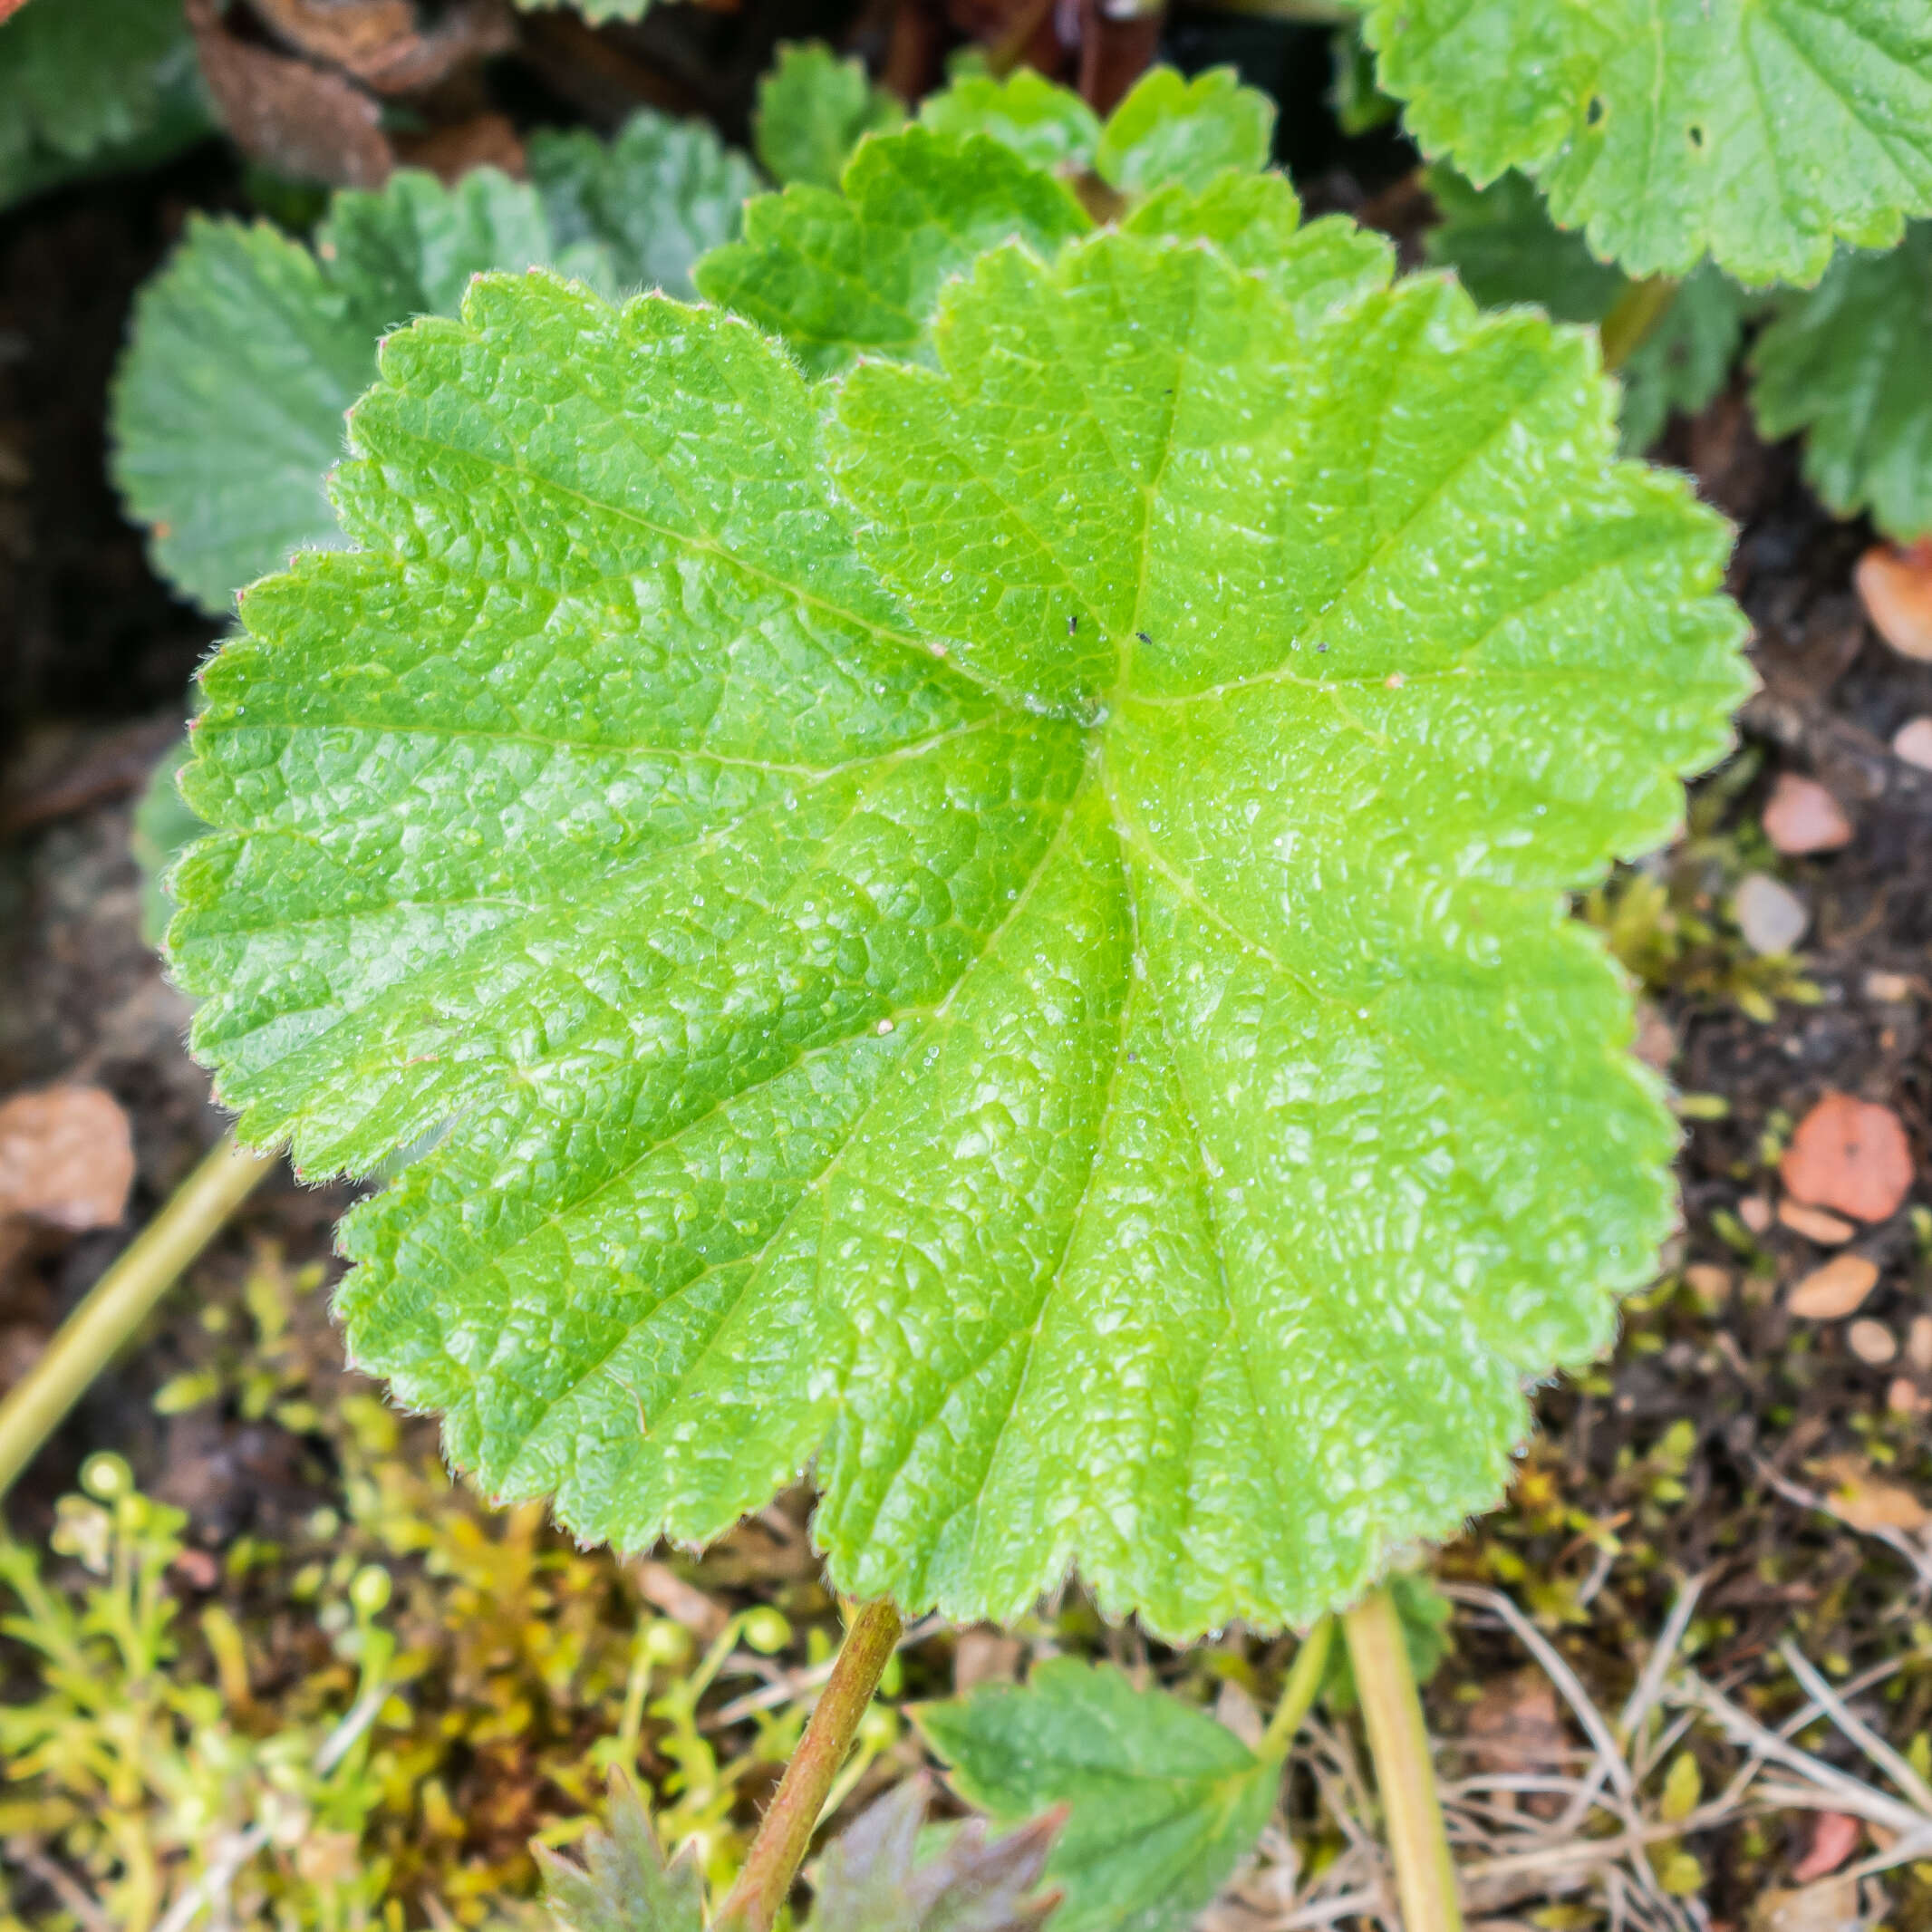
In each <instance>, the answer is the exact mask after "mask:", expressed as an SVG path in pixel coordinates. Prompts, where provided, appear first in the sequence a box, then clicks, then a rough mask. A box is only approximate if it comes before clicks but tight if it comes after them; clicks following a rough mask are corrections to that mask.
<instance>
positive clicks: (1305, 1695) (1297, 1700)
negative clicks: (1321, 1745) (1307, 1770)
mask: <svg viewBox="0 0 1932 1932" xmlns="http://www.w3.org/2000/svg"><path fill="white" fill-rule="evenodd" d="M1334 1647H1335V1619H1334V1618H1332V1617H1324V1618H1321V1619H1320V1620H1319V1622H1318V1623H1317V1624H1316V1626H1315V1628H1313V1629H1312V1630H1310V1631H1309V1634H1308V1635H1307V1636H1306V1637H1303V1638H1302V1639H1301V1647H1300V1649H1299V1650H1298V1651H1296V1653H1295V1662H1294V1666H1293V1667H1292V1668H1291V1669H1290V1671H1289V1674H1288V1682H1287V1683H1286V1684H1284V1685H1283V1686H1281V1695H1280V1697H1279V1698H1278V1699H1277V1700H1276V1702H1275V1710H1274V1715H1273V1716H1272V1717H1270V1719H1269V1720H1268V1728H1267V1730H1265V1731H1264V1732H1262V1733H1261V1749H1260V1750H1259V1751H1258V1752H1257V1753H1256V1755H1257V1756H1258V1757H1262V1758H1271V1757H1273V1758H1285V1757H1286V1756H1287V1755H1288V1747H1289V1746H1290V1744H1293V1743H1294V1741H1295V1733H1296V1732H1297V1731H1299V1729H1300V1728H1301V1720H1302V1719H1303V1718H1304V1717H1306V1716H1307V1715H1308V1714H1309V1705H1312V1704H1313V1703H1314V1702H1315V1694H1316V1692H1318V1691H1319V1689H1320V1688H1321V1679H1322V1674H1323V1673H1324V1672H1325V1671H1326V1670H1327V1669H1328V1652H1329V1651H1330V1650H1331V1649H1333V1648H1334Z"/></svg>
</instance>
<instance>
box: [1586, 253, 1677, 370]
mask: <svg viewBox="0 0 1932 1932" xmlns="http://www.w3.org/2000/svg"><path fill="white" fill-rule="evenodd" d="M1676 299H1677V285H1676V283H1675V282H1673V281H1672V280H1671V279H1670V277H1669V276H1668V275H1652V276H1651V277H1650V278H1649V279H1648V280H1647V281H1644V282H1633V283H1631V285H1629V287H1628V288H1627V289H1625V290H1624V292H1623V294H1622V295H1619V296H1618V298H1617V300H1616V302H1615V303H1614V304H1612V305H1611V308H1610V313H1609V314H1608V315H1606V316H1605V317H1604V318H1603V320H1602V322H1601V323H1600V324H1598V328H1597V339H1598V341H1599V343H1602V345H1603V366H1604V367H1605V368H1606V369H1621V368H1622V367H1623V365H1624V364H1625V363H1626V362H1628V361H1629V360H1630V358H1631V357H1632V356H1633V355H1635V354H1636V353H1637V351H1638V350H1639V349H1641V348H1642V347H1643V346H1644V344H1645V343H1647V342H1648V341H1649V340H1650V338H1651V336H1652V334H1653V333H1655V332H1656V329H1657V324H1659V323H1660V322H1662V321H1663V319H1664V318H1665V316H1666V315H1667V314H1669V313H1670V304H1672V303H1673V302H1675V301H1676Z"/></svg>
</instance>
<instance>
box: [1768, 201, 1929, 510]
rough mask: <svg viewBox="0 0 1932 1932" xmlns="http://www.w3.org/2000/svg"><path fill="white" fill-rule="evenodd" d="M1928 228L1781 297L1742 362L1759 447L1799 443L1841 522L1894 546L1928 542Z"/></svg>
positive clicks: (1846, 261)
mask: <svg viewBox="0 0 1932 1932" xmlns="http://www.w3.org/2000/svg"><path fill="white" fill-rule="evenodd" d="M1928 319H1932V223H1918V224H1915V225H1914V226H1913V227H1911V228H1910V229H1909V230H1908V233H1907V235H1906V238H1905V241H1904V243H1903V245H1902V246H1899V247H1898V248H1895V249H1894V250H1893V251H1892V252H1891V253H1890V254H1889V255H1881V256H1872V255H1850V254H1847V255H1845V256H1841V257H1840V259H1839V260H1838V261H1836V262H1834V263H1833V264H1832V265H1831V270H1830V272H1829V273H1828V274H1827V275H1826V276H1825V278H1824V280H1823V281H1822V282H1821V283H1820V284H1819V285H1818V287H1817V288H1816V289H1815V290H1813V291H1812V292H1811V294H1809V295H1793V296H1791V297H1788V298H1787V299H1786V300H1785V301H1784V303H1783V304H1782V307H1781V309H1780V310H1779V313H1778V314H1777V316H1776V318H1775V320H1773V323H1772V324H1771V326H1770V327H1769V328H1767V329H1766V330H1765V331H1764V333H1763V334H1762V335H1761V336H1759V337H1758V340H1757V344H1756V346H1755V348H1754V349H1753V352H1752V357H1751V364H1752V370H1753V382H1752V390H1751V400H1752V404H1753V408H1754V409H1755V410H1756V412H1757V419H1758V426H1759V428H1760V429H1761V430H1763V433H1764V435H1766V436H1767V437H1777V436H1789V435H1791V434H1792V432H1793V431H1794V430H1803V431H1804V432H1805V444H1804V474H1805V477H1806V478H1807V480H1808V481H1809V482H1810V483H1811V487H1812V488H1813V489H1815V490H1816V491H1817V492H1818V494H1819V495H1820V496H1821V497H1823V499H1824V500H1825V502H1826V503H1828V504H1829V505H1830V506H1831V508H1832V509H1834V510H1836V511H1837V512H1838V514H1839V515H1840V516H1841V517H1855V516H1857V515H1858V514H1859V512H1860V511H1861V510H1869V511H1870V513H1871V519H1872V521H1873V522H1874V523H1875V524H1877V525H1878V526H1879V528H1880V529H1881V530H1883V531H1884V532H1885V534H1886V535H1887V536H1891V537H1896V538H1898V540H1899V541H1901V542H1903V541H1906V540H1908V539H1910V538H1913V537H1918V536H1925V535H1927V533H1928V532H1932V363H1928V362H1927V355H1926V343H1927V324H1928Z"/></svg>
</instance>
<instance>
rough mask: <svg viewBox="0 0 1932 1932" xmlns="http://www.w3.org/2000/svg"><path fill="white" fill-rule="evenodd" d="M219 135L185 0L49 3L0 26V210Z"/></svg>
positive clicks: (142, 164) (158, 158)
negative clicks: (60, 186) (183, 5)
mask: <svg viewBox="0 0 1932 1932" xmlns="http://www.w3.org/2000/svg"><path fill="white" fill-rule="evenodd" d="M213 126H214V123H213V121H211V120H210V118H209V114H208V104H207V101H206V100H205V99H204V97H203V95H202V92H201V83H200V76H199V72H198V68H197V66H196V62H195V46H194V42H193V40H192V39H191V38H190V37H189V35H188V27H187V24H186V23H185V22H184V20H183V19H182V16H181V7H180V0H53V4H52V5H47V4H43V5H36V6H29V7H25V8H24V9H22V10H21V11H20V12H19V13H17V14H14V15H13V16H12V17H11V18H9V19H7V20H6V21H5V24H0V207H5V205H6V204H7V203H9V202H12V201H17V200H19V199H20V198H22V197H23V196H25V195H30V194H34V193H37V192H39V191H40V190H41V189H43V188H52V187H54V186H56V185H57V184H58V183H60V182H62V181H65V180H71V179H74V178H75V177H76V176H79V175H83V174H89V173H93V172H97V171H101V170H103V169H110V168H114V167H149V166H152V165H153V164H154V163H156V162H158V161H161V160H165V159H167V158H168V157H169V155H170V154H173V153H174V152H176V151H177V150H179V149H181V148H184V147H186V146H187V145H188V143H189V142H190V141H193V140H199V139H200V138H201V137H202V136H203V135H205V134H208V133H209V132H211V131H212V130H213Z"/></svg>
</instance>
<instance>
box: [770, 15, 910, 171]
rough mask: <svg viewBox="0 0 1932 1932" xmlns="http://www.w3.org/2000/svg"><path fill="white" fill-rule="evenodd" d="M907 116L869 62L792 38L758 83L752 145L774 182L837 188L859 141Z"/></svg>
mask: <svg viewBox="0 0 1932 1932" xmlns="http://www.w3.org/2000/svg"><path fill="white" fill-rule="evenodd" d="M904 119H905V107H904V104H903V102H902V101H900V100H899V99H898V97H897V96H896V95H894V94H890V93H888V92H886V91H885V90H884V88H883V87H874V85H873V84H872V81H871V79H870V77H869V76H868V75H867V74H866V72H865V62H864V61H861V60H856V59H855V60H844V61H842V60H840V59H839V58H838V56H837V55H836V53H833V52H832V50H831V49H830V48H829V47H828V46H826V44H825V43H824V42H823V41H816V40H813V41H787V42H783V43H780V45H779V47H778V60H777V63H775V64H774V65H773V67H772V69H771V71H770V72H768V74H767V75H766V76H765V78H764V79H763V80H762V81H760V82H758V107H757V108H756V110H755V111H753V113H752V117H751V145H752V148H753V150H754V151H755V152H756V153H757V155H758V159H759V160H760V161H761V162H762V163H763V164H764V167H765V171H766V173H767V174H768V175H769V176H770V177H771V178H772V179H773V180H775V181H778V182H780V183H787V182H792V181H803V182H807V183H809V184H810V185H811V186H813V187H815V188H836V187H837V186H838V183H839V177H840V176H841V175H842V174H843V173H844V172H845V162H846V160H847V159H849V158H850V156H851V153H852V150H854V149H855V147H857V146H858V144H859V141H860V140H861V139H862V138H863V137H864V136H865V135H867V134H870V133H873V132H874V131H878V132H882V133H883V132H886V131H889V130H892V129H894V128H896V127H897V126H898V125H899V123H900V122H901V121H903V120H904Z"/></svg>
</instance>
